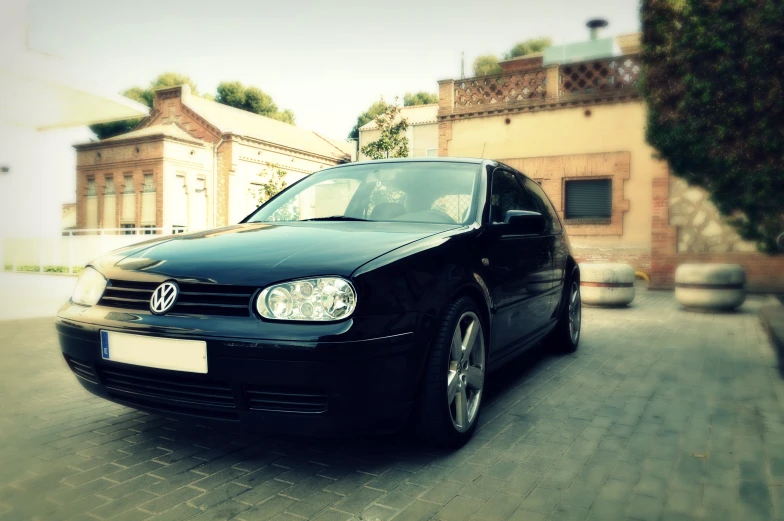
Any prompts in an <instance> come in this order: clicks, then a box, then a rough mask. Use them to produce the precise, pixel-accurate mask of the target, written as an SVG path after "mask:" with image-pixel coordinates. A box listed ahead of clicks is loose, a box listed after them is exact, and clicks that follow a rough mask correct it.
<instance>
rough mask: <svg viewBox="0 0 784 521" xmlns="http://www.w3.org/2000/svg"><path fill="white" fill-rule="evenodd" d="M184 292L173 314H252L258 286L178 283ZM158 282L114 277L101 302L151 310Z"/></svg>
mask: <svg viewBox="0 0 784 521" xmlns="http://www.w3.org/2000/svg"><path fill="white" fill-rule="evenodd" d="M178 285H179V287H180V294H179V296H178V297H177V303H176V304H174V307H172V309H171V310H170V311H169V312H168V313H167V314H169V315H172V314H179V315H220V316H230V317H248V316H250V300H251V297H252V296H253V293H254V292H255V291H256V288H253V287H247V286H229V285H224V284H199V283H190V282H183V283H178ZM158 286H159V283H157V282H137V281H129V280H116V279H111V280H110V281H109V284H108V285H107V286H106V291H104V293H103V297H101V300H100V302H99V303H98V304H99V305H101V306H106V307H111V308H118V309H135V310H139V311H143V310H144V311H149V310H150V297H152V293H153V291H155V288H157V287H158Z"/></svg>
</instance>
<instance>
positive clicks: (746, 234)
mask: <svg viewBox="0 0 784 521" xmlns="http://www.w3.org/2000/svg"><path fill="white" fill-rule="evenodd" d="M782 20H784V3H782V2H774V1H772V0H724V1H717V2H706V1H704V0H677V1H675V0H644V1H643V3H642V25H643V40H642V61H643V63H644V65H645V67H644V83H643V94H644V96H645V99H646V101H647V103H648V115H647V117H648V121H647V129H646V137H647V139H648V142H649V143H650V144H651V146H653V147H654V148H656V149H657V150H658V152H659V154H660V156H661V157H662V158H663V159H665V160H667V162H668V163H669V165H670V167H671V168H672V171H673V173H674V174H675V175H676V176H679V177H681V178H683V179H684V180H686V181H687V182H688V183H689V184H691V185H694V186H699V187H701V188H704V189H705V190H706V191H707V192H708V193H709V194H710V197H711V200H712V201H713V202H714V203H715V204H716V207H717V208H718V209H719V211H720V212H721V213H722V214H723V215H724V216H725V217H726V218H727V222H728V223H729V224H731V225H732V226H734V227H735V228H736V229H737V231H738V233H739V234H740V236H741V237H743V238H744V239H746V240H749V241H755V242H756V243H757V244H758V246H759V248H760V249H761V250H762V251H767V252H773V251H775V249H776V243H775V240H776V236H777V235H778V234H780V233H781V232H782V231H784V204H782V194H784V168H782V161H784V131H783V130H782V128H784V127H782V123H781V122H782V121H784V96H782V87H783V86H784V81H782V76H781V70H782V67H784V24H782Z"/></svg>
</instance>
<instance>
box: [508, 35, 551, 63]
mask: <svg viewBox="0 0 784 521" xmlns="http://www.w3.org/2000/svg"><path fill="white" fill-rule="evenodd" d="M552 44H553V41H552V39H550V38H546V37H543V38H531V39H529V40H525V41H522V42H518V43H517V44H515V46H514V47H512V48H511V49H510V50H509V52H508V53H506V54H504V60H511V59H512V58H517V57H518V56H525V55H526V54H533V53H535V52H541V51H543V50H545V49H546V48H547V47H550V46H551V45H552Z"/></svg>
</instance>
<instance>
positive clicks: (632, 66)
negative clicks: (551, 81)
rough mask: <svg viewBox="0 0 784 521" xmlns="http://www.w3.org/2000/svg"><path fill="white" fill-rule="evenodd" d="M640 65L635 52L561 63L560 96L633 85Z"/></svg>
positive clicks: (627, 87)
mask: <svg viewBox="0 0 784 521" xmlns="http://www.w3.org/2000/svg"><path fill="white" fill-rule="evenodd" d="M640 71H641V64H640V61H639V56H638V55H633V56H620V57H618V58H610V59H605V60H597V61H593V62H583V63H574V64H569V65H562V66H561V74H560V77H561V81H560V85H561V88H560V93H559V94H560V97H564V96H575V95H584V94H593V93H597V92H601V91H605V90H613V89H615V90H618V89H630V88H634V89H636V87H637V82H638V81H639V79H640Z"/></svg>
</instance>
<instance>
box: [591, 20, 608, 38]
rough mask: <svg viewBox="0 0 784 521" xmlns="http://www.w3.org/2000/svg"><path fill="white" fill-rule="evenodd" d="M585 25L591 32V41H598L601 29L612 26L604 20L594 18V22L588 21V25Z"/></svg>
mask: <svg viewBox="0 0 784 521" xmlns="http://www.w3.org/2000/svg"><path fill="white" fill-rule="evenodd" d="M585 25H586V26H588V29H590V30H591V40H597V39H598V38H599V29H603V28H605V27H607V26H608V25H610V24H609V23H608V22H607V20H605V19H603V18H594V19H593V20H588V23H586V24H585Z"/></svg>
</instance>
